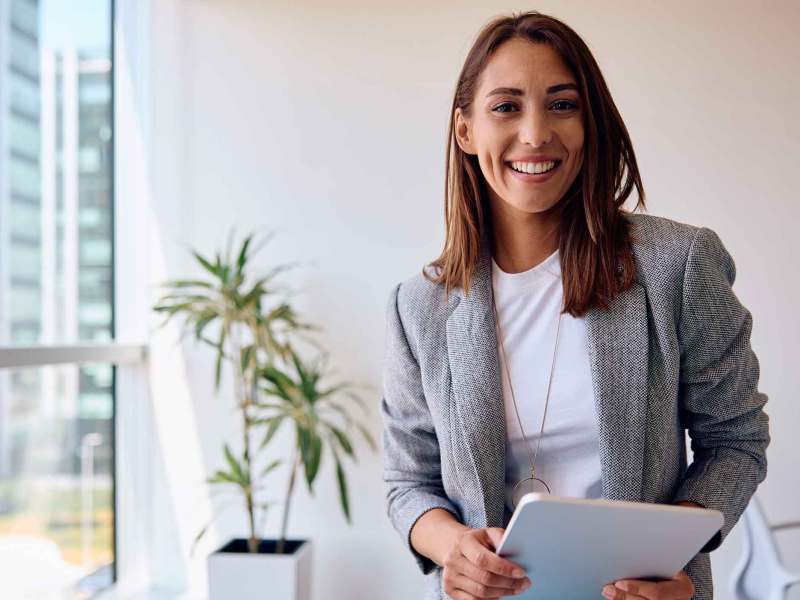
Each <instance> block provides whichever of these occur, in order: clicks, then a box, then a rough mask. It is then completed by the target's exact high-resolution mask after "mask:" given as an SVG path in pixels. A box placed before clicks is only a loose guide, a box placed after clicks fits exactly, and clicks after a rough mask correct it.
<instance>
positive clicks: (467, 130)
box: [454, 108, 477, 154]
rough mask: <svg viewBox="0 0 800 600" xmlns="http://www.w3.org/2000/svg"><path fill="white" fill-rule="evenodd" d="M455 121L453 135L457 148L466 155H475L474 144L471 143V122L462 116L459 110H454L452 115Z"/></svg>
mask: <svg viewBox="0 0 800 600" xmlns="http://www.w3.org/2000/svg"><path fill="white" fill-rule="evenodd" d="M454 119H455V124H454V128H455V135H456V142H457V143H458V147H459V148H461V150H463V151H464V152H466V153H467V154H477V152H476V151H475V144H474V143H473V141H472V122H471V121H470V120H469V119H468V118H467V117H466V116H464V112H463V111H462V110H461V108H456V111H455V113H454Z"/></svg>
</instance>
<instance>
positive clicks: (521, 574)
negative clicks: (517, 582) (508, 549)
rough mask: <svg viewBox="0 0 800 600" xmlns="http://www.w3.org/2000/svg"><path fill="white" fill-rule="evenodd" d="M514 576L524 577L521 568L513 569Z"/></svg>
mask: <svg viewBox="0 0 800 600" xmlns="http://www.w3.org/2000/svg"><path fill="white" fill-rule="evenodd" d="M513 575H514V577H525V571H523V570H522V569H514V573H513Z"/></svg>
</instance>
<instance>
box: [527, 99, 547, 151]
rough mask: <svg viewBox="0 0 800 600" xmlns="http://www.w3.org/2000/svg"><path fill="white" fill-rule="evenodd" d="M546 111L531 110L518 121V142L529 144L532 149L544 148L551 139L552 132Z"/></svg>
mask: <svg viewBox="0 0 800 600" xmlns="http://www.w3.org/2000/svg"><path fill="white" fill-rule="evenodd" d="M548 117H549V115H548V114H547V111H546V110H544V109H541V108H540V109H537V110H533V111H531V112H529V113H528V115H527V116H526V117H525V118H524V119H521V120H520V121H519V123H520V129H519V141H520V142H522V143H523V144H530V145H531V146H533V147H534V148H539V147H541V146H545V145H547V144H548V143H550V141H551V140H552V138H553V130H552V127H551V123H550V119H549V118H548Z"/></svg>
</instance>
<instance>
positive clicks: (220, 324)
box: [154, 235, 377, 600]
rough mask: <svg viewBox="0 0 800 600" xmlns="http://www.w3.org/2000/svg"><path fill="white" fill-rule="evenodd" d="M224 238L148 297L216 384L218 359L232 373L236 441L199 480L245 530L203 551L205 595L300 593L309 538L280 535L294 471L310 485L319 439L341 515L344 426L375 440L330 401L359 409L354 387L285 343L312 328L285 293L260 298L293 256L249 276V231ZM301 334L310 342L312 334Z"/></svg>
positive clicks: (301, 598) (303, 596)
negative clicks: (267, 527) (283, 453)
mask: <svg viewBox="0 0 800 600" xmlns="http://www.w3.org/2000/svg"><path fill="white" fill-rule="evenodd" d="M231 241H232V237H229V241H228V244H227V250H226V251H225V253H224V254H222V253H220V252H216V254H215V258H214V259H209V258H206V257H204V256H202V255H200V254H199V253H198V252H196V251H193V252H192V254H193V255H194V257H195V259H196V261H197V262H198V264H199V265H200V267H201V268H202V269H203V270H204V271H205V273H206V275H210V277H206V278H205V279H191V280H172V281H168V282H166V283H165V284H164V287H165V288H166V293H165V294H164V295H162V297H161V298H160V300H159V301H158V303H157V304H156V305H155V306H154V310H155V311H156V312H159V313H162V314H164V315H165V319H164V323H163V324H166V323H167V322H169V321H170V320H171V319H173V318H178V317H180V318H182V319H183V324H184V328H183V334H184V335H185V334H186V333H191V334H193V336H194V338H195V339H196V340H197V341H200V342H202V343H204V344H206V345H208V346H210V347H212V348H213V349H214V351H215V353H216V368H215V375H214V386H215V390H216V391H218V390H219V387H220V380H221V371H222V365H223V364H224V363H225V362H228V363H229V364H230V365H231V367H232V372H233V373H234V397H235V401H236V409H237V412H238V418H239V420H240V422H241V432H240V433H241V440H240V444H239V446H240V449H239V451H238V453H237V451H236V450H235V449H234V448H232V447H231V446H229V445H228V444H224V446H223V456H224V461H225V465H226V466H225V468H223V469H219V470H217V471H216V472H214V473H213V474H212V475H211V476H210V477H209V478H208V480H207V481H208V483H210V484H213V485H215V486H219V487H220V488H222V489H223V490H227V491H233V492H235V497H236V498H238V499H239V500H240V501H241V502H242V504H243V505H244V507H245V509H246V512H247V518H248V525H249V531H248V537H247V538H234V539H232V540H230V541H229V542H228V543H226V544H224V545H223V546H222V547H221V548H220V549H218V550H217V551H216V552H214V553H212V554H211V555H210V556H209V557H208V582H209V598H210V600H217V599H226V600H227V599H228V598H237V599H241V600H250V599H251V598H252V599H255V598H259V599H262V598H267V597H269V598H274V599H276V600H284V599H286V600H289V599H291V600H307V599H308V598H310V589H311V588H310V575H311V556H312V549H311V541H310V540H287V539H286V526H287V522H288V515H289V506H290V502H291V497H292V492H293V490H294V486H295V477H296V473H297V471H298V470H299V469H302V470H303V473H304V475H305V481H306V483H307V485H308V488H309V491H310V492H311V493H313V483H314V480H315V478H316V475H317V473H318V471H319V467H320V462H321V457H322V454H323V447H324V446H325V445H327V446H329V447H330V449H331V454H332V455H333V457H334V460H335V463H336V477H337V481H338V487H339V497H340V501H341V504H342V509H343V511H344V514H345V517H346V518H347V520H348V522H349V521H350V510H349V502H348V494H347V483H346V479H345V472H344V469H343V467H342V462H341V458H342V454H345V455H347V456H349V457H350V458H351V459H353V460H355V453H354V450H353V445H352V443H351V440H350V438H349V436H348V433H349V432H350V429H352V428H354V427H355V428H356V429H357V430H358V431H359V432H360V433H361V435H362V436H363V437H364V438H365V439H366V440H367V442H368V443H369V445H370V447H371V448H373V450H376V449H377V448H376V444H375V442H374V440H373V439H372V437H371V436H370V434H369V432H368V431H367V429H366V427H364V425H363V424H362V423H360V422H358V421H356V420H355V419H354V418H353V416H352V415H351V411H350V410H349V408H350V407H349V406H347V405H345V404H342V403H341V402H339V401H338V400H339V399H340V398H341V397H345V398H348V399H351V400H354V401H356V402H357V403H358V404H359V406H361V408H362V409H363V410H365V411H366V406H365V404H364V403H363V400H362V399H361V398H360V397H359V396H358V395H357V394H355V392H354V391H353V390H354V389H355V388H357V387H360V386H356V385H355V384H351V383H346V382H345V383H340V384H337V385H333V386H330V387H326V388H323V387H322V386H321V380H322V377H323V375H324V373H323V369H322V368H321V366H322V363H323V361H317V362H315V363H313V364H306V363H304V362H303V361H302V359H301V358H300V356H299V355H298V352H297V350H296V349H295V347H294V345H293V343H292V342H293V341H296V340H294V339H290V338H298V339H303V336H302V333H303V332H304V331H309V330H317V329H318V328H317V327H314V326H312V325H309V324H305V323H301V322H299V321H298V319H297V315H296V314H295V312H294V310H293V309H292V308H291V307H290V306H289V304H288V303H286V302H279V303H278V304H277V305H276V306H274V307H272V308H268V307H266V306H265V300H266V299H267V297H268V296H271V295H274V294H275V293H276V292H277V290H278V288H277V287H274V286H273V285H272V280H273V279H274V277H275V276H277V275H278V274H279V273H280V272H281V271H284V270H286V269H288V268H291V266H292V265H284V266H279V267H276V268H274V269H272V270H271V271H270V272H268V273H267V274H266V275H264V276H262V277H259V278H255V279H254V278H252V277H249V274H248V273H247V267H248V261H249V260H250V259H251V257H252V255H253V254H254V253H255V251H252V250H251V243H252V241H253V236H252V235H251V236H248V237H246V238H245V239H244V241H243V243H242V244H241V247H240V248H239V250H238V252H236V253H235V254H234V253H232V252H231ZM308 341H309V342H310V343H312V344H313V345H315V346H317V344H316V343H315V342H314V341H313V340H308ZM283 424H289V426H291V425H293V426H294V429H295V443H294V444H293V445H292V448H293V450H292V457H291V459H290V461H289V463H288V464H289V467H290V470H289V479H288V485H287V491H286V496H285V502H284V505H283V518H282V522H281V523H282V525H281V531H280V536H279V537H278V538H277V539H265V538H262V537H261V536H260V532H259V529H260V527H259V526H258V524H259V523H261V522H262V521H263V519H264V518H265V517H266V511H267V509H268V508H269V507H270V506H271V505H272V504H274V502H272V501H270V500H267V499H266V498H265V497H264V492H265V491H266V486H265V484H264V480H265V478H266V477H267V475H269V474H270V473H272V472H273V471H275V470H276V469H277V468H278V467H279V466H280V465H281V464H282V461H281V460H279V459H278V460H271V461H270V460H267V459H266V449H267V446H268V444H269V442H270V441H271V440H272V439H273V437H274V436H275V434H276V433H277V431H278V430H279V429H280V428H281V426H282V425H283ZM217 516H219V513H218V514H217V515H215V517H217ZM212 522H213V519H212ZM210 525H211V522H209V523H208V524H207V525H206V526H205V527H203V528H202V529H201V530H200V532H199V533H198V535H197V537H196V539H195V544H196V543H197V542H198V541H199V540H200V539H201V538H202V537H203V535H204V534H205V533H206V531H207V530H208V527H209V526H210ZM192 550H194V544H193V546H192Z"/></svg>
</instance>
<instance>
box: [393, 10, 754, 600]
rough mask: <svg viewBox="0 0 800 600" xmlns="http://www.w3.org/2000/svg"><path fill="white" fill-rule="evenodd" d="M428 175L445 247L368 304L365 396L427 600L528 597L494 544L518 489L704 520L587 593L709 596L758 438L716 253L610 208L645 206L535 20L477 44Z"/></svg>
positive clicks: (741, 320)
mask: <svg viewBox="0 0 800 600" xmlns="http://www.w3.org/2000/svg"><path fill="white" fill-rule="evenodd" d="M446 167H447V177H446V182H445V244H444V249H443V251H442V253H441V255H440V256H439V257H438V258H437V259H436V260H435V261H433V262H432V263H430V264H429V265H427V266H426V267H425V268H423V269H422V272H421V273H419V274H417V275H416V276H414V277H412V278H411V279H409V280H407V281H403V282H401V283H400V284H399V285H397V286H396V287H395V288H394V290H393V291H392V293H391V294H390V297H389V302H388V306H387V323H388V328H387V345H386V354H385V367H384V369H385V370H384V398H383V402H382V415H383V419H384V435H383V445H384V480H385V481H386V483H387V484H388V490H387V498H388V513H389V516H390V518H391V520H392V523H393V525H394V526H395V528H396V529H397V531H398V532H399V533H400V535H401V537H402V538H403V540H404V541H405V542H406V544H407V546H408V548H409V550H410V551H411V553H412V555H413V556H414V558H415V559H416V561H417V564H418V566H419V568H420V570H421V571H422V572H423V573H425V574H432V577H431V578H430V579H429V581H430V584H429V588H428V595H427V598H430V599H439V598H443V597H445V596H447V597H450V598H454V599H455V600H472V599H474V598H498V597H501V596H511V595H515V594H519V593H526V592H525V590H527V589H528V588H531V587H532V588H533V589H531V591H530V592H529V593H528V594H529V597H531V598H533V597H536V596H535V588H536V578H537V576H538V577H539V578H545V577H547V574H546V573H536V574H534V576H533V578H532V579H533V581H531V580H530V579H529V578H528V577H526V573H525V572H524V570H522V569H520V568H519V567H520V565H516V564H515V563H514V562H512V561H511V560H508V559H506V558H503V557H500V556H498V555H497V554H496V553H495V551H494V550H495V548H496V546H497V544H498V543H499V541H500V539H501V537H502V535H503V532H504V528H505V527H506V526H507V525H508V523H509V521H510V518H511V514H512V512H513V510H514V507H515V505H516V504H517V503H518V500H519V498H520V495H521V494H522V493H524V492H526V491H547V492H552V493H553V494H554V495H558V496H564V497H580V498H600V497H602V498H607V499H611V500H626V501H636V502H650V503H661V504H680V505H683V506H687V507H705V508H710V509H714V510H719V511H720V512H722V513H723V515H724V517H725V522H724V525H723V527H722V529H721V530H720V531H718V532H717V533H716V535H715V536H714V537H713V538H712V539H711V540H709V542H708V543H707V544H706V545H705V546H704V547H703V548H702V549H700V552H698V554H696V555H695V556H694V557H693V558H692V559H691V560H690V561H689V562H688V563H687V564H686V565H685V567H684V569H683V570H681V571H680V572H678V573H676V574H675V575H674V576H673V577H672V579H670V580H668V581H665V582H658V583H655V582H646V581H641V580H625V581H618V582H598V583H597V592H598V595H600V594H601V593H602V594H603V595H604V596H605V597H607V598H617V599H623V598H635V599H637V600H639V599H641V598H650V599H655V598H659V599H663V598H671V599H688V598H698V599H702V600H707V599H710V598H712V597H713V590H712V579H711V564H710V560H709V556H708V552H710V551H712V550H714V549H715V548H717V547H718V546H719V545H720V544H721V543H722V542H723V540H724V539H725V537H726V536H727V534H728V533H729V532H730V530H731V528H732V527H733V525H734V524H735V523H736V521H737V520H738V519H739V517H740V515H741V514H742V512H743V510H744V508H745V507H746V505H747V503H748V501H749V499H750V497H751V496H752V494H753V492H754V491H755V489H756V487H757V486H758V484H759V483H760V482H761V481H763V479H764V477H765V476H766V466H767V462H766V447H767V445H768V444H769V440H770V437H769V428H768V418H767V415H766V414H765V413H764V411H763V410H762V409H763V406H764V404H765V403H766V401H767V397H766V396H765V395H764V394H763V393H761V392H759V391H758V379H759V365H758V360H757V358H756V356H755V354H754V353H753V351H752V349H751V347H750V331H751V328H752V317H751V315H750V312H749V311H748V310H747V309H746V308H745V307H744V306H742V304H741V303H740V302H739V300H738V298H737V297H736V295H735V294H734V292H733V290H732V285H733V282H734V278H735V273H736V269H735V265H734V263H733V259H732V258H731V256H730V254H728V252H727V250H726V249H725V247H724V245H723V244H722V242H721V241H720V239H719V237H718V236H717V235H716V234H715V233H714V232H713V231H711V230H710V229H708V228H705V227H697V226H693V225H687V224H684V223H678V222H675V221H671V220H668V219H664V218H660V217H655V216H649V215H644V214H634V213H632V212H628V211H626V210H624V204H625V202H626V200H627V199H628V198H629V197H630V195H631V194H632V192H633V189H634V187H635V188H636V191H637V195H638V198H637V200H636V205H635V208H634V210H636V209H638V208H643V207H644V189H643V185H642V181H641V178H640V175H639V171H638V168H637V164H636V157H635V154H634V151H633V146H632V143H631V140H630V138H629V136H628V132H627V129H626V127H625V124H624V123H623V121H622V118H621V116H620V114H619V112H618V110H617V108H616V106H615V104H614V101H613V99H612V98H611V95H610V93H609V91H608V87H607V85H606V83H605V80H604V78H603V75H602V73H601V72H600V69H599V67H598V66H597V63H596V61H595V59H594V58H593V56H592V54H591V52H590V51H589V49H588V47H587V46H586V44H585V43H584V42H583V40H581V38H580V37H579V36H578V35H577V33H575V32H574V31H573V30H572V29H570V28H569V27H568V26H567V25H565V24H564V23H562V22H561V21H558V20H557V19H554V18H552V17H549V16H547V15H542V14H540V13H537V12H528V13H522V14H518V15H512V16H510V17H500V18H497V19H495V20H493V21H491V22H490V23H489V24H488V25H486V27H485V28H484V29H483V30H482V31H481V32H480V34H479V35H478V37H477V39H476V40H475V43H474V44H473V46H472V48H471V49H470V51H469V53H468V55H467V58H466V61H465V64H464V66H463V68H462V69H461V73H460V74H459V77H458V81H457V84H456V89H455V95H454V99H453V104H452V111H451V114H450V131H449V139H448V145H447V149H446ZM550 405H553V407H554V409H553V410H552V411H551V412H550V413H548V406H550ZM686 430H688V431H689V434H690V436H691V438H692V449H693V462H692V464H691V465H689V466H688V468H687V452H686V443H685V432H686ZM540 449H541V452H540ZM731 481H736V482H737V485H736V486H735V488H734V487H731V486H730V485H729V482H731ZM653 544H654V547H657V545H658V540H653ZM597 551H602V550H597ZM606 584H608V585H606ZM604 585H605V588H604V587H603V586H604Z"/></svg>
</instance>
